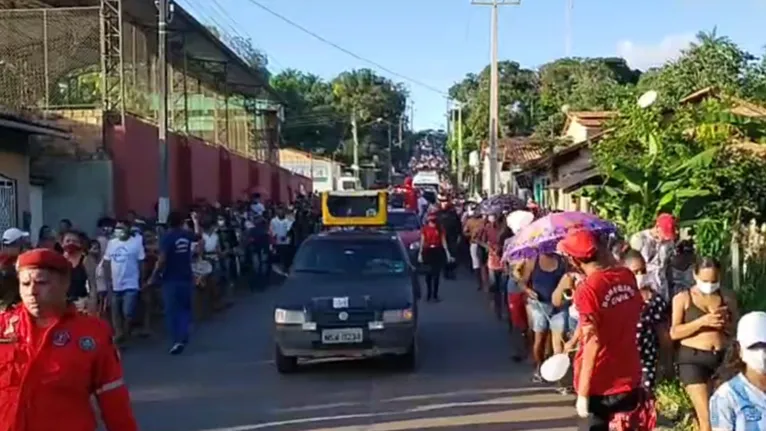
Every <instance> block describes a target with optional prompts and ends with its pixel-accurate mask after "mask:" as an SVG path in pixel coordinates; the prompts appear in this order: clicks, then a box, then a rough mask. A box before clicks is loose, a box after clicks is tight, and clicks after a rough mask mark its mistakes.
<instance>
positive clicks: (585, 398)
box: [557, 230, 656, 431]
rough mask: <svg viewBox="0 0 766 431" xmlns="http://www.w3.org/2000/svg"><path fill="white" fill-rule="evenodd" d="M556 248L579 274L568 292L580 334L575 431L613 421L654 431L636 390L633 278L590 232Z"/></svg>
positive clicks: (641, 392)
mask: <svg viewBox="0 0 766 431" xmlns="http://www.w3.org/2000/svg"><path fill="white" fill-rule="evenodd" d="M557 248H558V252H559V253H560V254H562V255H563V256H565V257H566V259H567V260H568V261H569V266H570V267H571V268H573V269H575V270H576V271H578V272H580V273H582V274H583V275H584V279H583V280H582V281H581V282H580V283H579V284H578V285H577V288H576V289H575V292H574V305H575V306H576V308H577V310H578V313H579V318H580V319H579V320H580V322H579V331H580V333H581V335H580V345H581V347H580V349H579V350H578V351H577V354H576V356H575V360H574V365H573V369H574V387H575V391H576V393H577V401H576V404H575V407H576V410H577V415H578V416H579V417H580V424H579V425H580V429H581V430H592V431H602V430H603V431H608V430H609V429H610V424H611V425H615V422H617V421H619V422H620V424H621V426H622V429H631V430H634V431H644V430H651V429H654V425H655V422H656V413H655V411H654V408H653V405H652V404H651V402H650V401H649V400H650V396H649V394H648V393H647V392H646V390H645V389H643V388H642V385H641V361H640V357H639V354H638V345H637V341H636V337H635V336H632V334H634V333H635V330H636V326H637V325H638V322H639V317H640V315H641V310H642V309H643V307H644V301H643V300H642V297H641V294H640V292H639V291H638V287H637V285H636V277H635V275H634V274H633V273H632V272H631V271H630V270H629V269H628V268H625V267H623V266H619V265H613V262H614V259H613V257H612V256H611V252H610V250H605V249H601V248H600V247H599V242H598V240H597V238H596V237H595V236H594V235H593V234H592V233H591V232H588V231H584V230H580V231H575V232H570V233H569V234H567V236H566V237H564V239H562V240H561V241H560V242H559V243H558V246H557ZM625 424H628V425H627V426H625Z"/></svg>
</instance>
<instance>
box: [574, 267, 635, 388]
mask: <svg viewBox="0 0 766 431" xmlns="http://www.w3.org/2000/svg"><path fill="white" fill-rule="evenodd" d="M574 303H575V307H576V308H577V311H578V313H579V315H580V321H581V323H583V324H587V322H592V324H594V325H595V327H596V334H598V338H599V342H600V345H601V347H600V348H599V350H598V353H597V354H596V362H595V364H594V366H593V374H592V377H591V382H590V393H589V394H588V395H612V394H618V393H621V392H627V391H630V390H632V389H635V388H638V387H640V385H641V361H640V359H639V354H638V346H637V344H636V325H637V324H638V320H639V318H640V316H641V310H642V309H643V306H644V301H643V299H641V293H640V292H639V291H638V287H636V277H635V275H633V273H632V272H631V271H630V270H629V269H627V268H623V267H614V268H608V269H604V270H600V271H598V272H596V273H594V274H591V275H589V276H588V277H586V278H585V280H583V281H582V282H581V283H580V284H579V285H578V286H577V289H576V290H575V295H574ZM582 352H583V349H582V348H581V349H580V350H579V351H578V352H577V356H576V357H575V362H574V385H575V388H577V386H578V385H579V383H580V381H579V378H580V369H581V368H582Z"/></svg>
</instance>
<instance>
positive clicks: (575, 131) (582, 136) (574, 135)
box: [564, 119, 588, 144]
mask: <svg viewBox="0 0 766 431" xmlns="http://www.w3.org/2000/svg"><path fill="white" fill-rule="evenodd" d="M564 135H565V136H568V137H569V138H571V139H572V142H574V143H575V144H579V143H580V142H585V141H586V140H587V139H588V128H587V127H585V126H583V125H582V124H580V123H579V122H578V121H577V120H576V119H572V121H570V122H569V128H567V130H566V132H565V133H564Z"/></svg>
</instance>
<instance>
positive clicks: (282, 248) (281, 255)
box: [269, 208, 293, 273]
mask: <svg viewBox="0 0 766 431" xmlns="http://www.w3.org/2000/svg"><path fill="white" fill-rule="evenodd" d="M292 228H293V222H292V220H290V219H289V218H287V217H286V216H285V210H284V208H278V209H277V215H276V217H274V218H273V219H271V223H270V224H269V235H270V236H271V240H272V244H274V248H275V250H276V254H277V262H278V264H279V266H280V267H281V268H278V271H277V272H280V271H279V270H281V271H284V273H286V272H287V270H288V269H290V257H291V255H292V242H291V241H290V230H291V229H292Z"/></svg>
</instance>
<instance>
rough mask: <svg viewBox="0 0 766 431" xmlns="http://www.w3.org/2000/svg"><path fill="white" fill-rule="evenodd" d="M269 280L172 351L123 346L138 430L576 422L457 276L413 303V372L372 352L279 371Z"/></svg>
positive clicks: (556, 428) (502, 426)
mask: <svg viewBox="0 0 766 431" xmlns="http://www.w3.org/2000/svg"><path fill="white" fill-rule="evenodd" d="M278 289H279V287H276V286H275V287H272V288H271V290H268V291H266V292H262V293H258V294H253V295H243V296H242V297H241V298H240V300H239V303H238V304H237V305H236V306H235V307H234V308H233V309H231V310H229V311H228V312H227V313H225V314H223V315H220V316H218V317H216V318H215V319H214V320H213V321H210V322H208V323H206V324H205V325H204V326H201V327H200V328H199V329H198V330H197V331H195V334H194V338H193V340H192V343H191V344H190V345H189V348H188V350H187V352H185V354H184V355H182V356H178V357H171V356H169V355H168V354H167V351H166V348H165V347H166V346H164V344H162V343H161V342H154V343H150V344H148V345H142V346H136V347H135V348H132V349H130V350H128V351H126V352H125V354H124V355H123V361H124V365H125V371H126V378H127V381H128V384H129V386H130V390H131V396H132V399H133V404H134V407H135V412H136V415H137V418H138V421H139V424H140V426H141V429H142V430H143V431H250V430H290V431H293V430H296V431H297V430H300V431H357V430H359V431H362V430H366V431H388V430H419V429H433V430H481V431H483V430H503V431H513V430H529V431H531V430H547V431H565V430H573V429H575V428H574V426H573V423H574V419H573V417H574V401H573V399H572V397H567V396H562V395H559V394H557V393H555V392H554V391H553V390H552V389H551V388H550V387H547V386H545V385H539V384H532V383H530V380H529V376H530V373H531V367H530V366H529V365H528V364H516V363H513V362H512V361H511V360H510V356H511V352H510V347H509V344H510V343H509V337H508V332H507V329H506V328H505V326H504V325H503V324H501V323H499V322H497V321H495V320H494V319H493V318H492V317H491V313H490V311H489V307H488V305H487V304H486V301H485V298H484V297H483V296H482V295H480V294H479V293H478V292H476V290H475V288H474V287H473V285H472V284H471V283H469V282H468V277H467V276H465V277H463V278H461V279H460V280H457V281H446V282H444V286H443V292H442V298H443V301H442V302H441V303H438V304H429V303H424V304H423V306H422V308H421V316H420V317H421V321H420V334H419V341H420V365H419V367H418V370H417V371H415V372H412V373H406V372H402V371H398V370H396V369H395V368H393V367H391V366H388V364H386V363H384V362H381V361H374V360H371V361H342V362H325V363H319V364H311V365H309V366H305V367H303V368H301V370H300V371H299V372H297V373H296V374H291V375H286V376H282V375H279V374H277V372H276V369H275V368H274V365H273V363H272V352H273V343H272V340H271V322H272V319H273V308H272V307H273V302H274V299H275V298H276V293H277V290H278Z"/></svg>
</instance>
